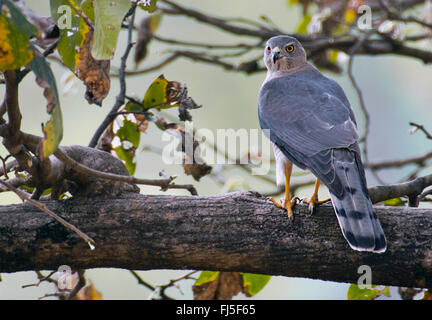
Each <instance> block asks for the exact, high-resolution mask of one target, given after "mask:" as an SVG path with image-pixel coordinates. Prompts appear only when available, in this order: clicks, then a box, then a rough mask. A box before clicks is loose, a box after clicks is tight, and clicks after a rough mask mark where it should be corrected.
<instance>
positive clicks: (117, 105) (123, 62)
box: [88, 4, 136, 148]
mask: <svg viewBox="0 0 432 320" xmlns="http://www.w3.org/2000/svg"><path fill="white" fill-rule="evenodd" d="M131 10H132V16H131V18H130V21H129V26H128V36H127V45H126V49H125V51H124V53H123V55H122V57H121V63H120V69H119V81H120V92H119V94H118V95H117V97H116V101H115V103H114V106H113V107H112V108H111V110H110V112H109V113H108V115H107V116H106V117H105V119H104V120H103V121H102V123H101V124H100V125H99V127H98V128H97V129H96V132H95V133H94V135H93V137H92V139H91V141H90V143H89V145H88V146H89V147H90V148H95V147H96V145H97V143H98V141H99V138H100V136H101V135H102V134H103V132H104V131H105V129H106V128H107V127H108V126H109V124H110V123H111V122H112V121H113V120H114V118H115V116H113V114H114V113H115V112H117V110H118V109H119V108H120V107H121V106H122V105H123V104H124V102H125V96H126V80H125V76H126V72H125V70H126V61H127V58H128V56H129V53H130V51H131V49H132V47H133V46H134V43H133V42H132V32H133V26H134V21H135V12H136V4H133V6H132V8H131Z"/></svg>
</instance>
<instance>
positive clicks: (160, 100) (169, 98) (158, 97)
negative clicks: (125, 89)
mask: <svg viewBox="0 0 432 320" xmlns="http://www.w3.org/2000/svg"><path fill="white" fill-rule="evenodd" d="M179 89H180V83H178V82H176V81H168V80H167V79H165V77H164V76H163V75H160V76H159V77H158V78H157V79H156V80H155V81H153V83H152V84H151V85H150V87H149V88H148V89H147V91H146V93H145V96H144V100H143V106H144V109H151V108H157V109H167V108H171V107H174V106H177V105H178V97H179Z"/></svg>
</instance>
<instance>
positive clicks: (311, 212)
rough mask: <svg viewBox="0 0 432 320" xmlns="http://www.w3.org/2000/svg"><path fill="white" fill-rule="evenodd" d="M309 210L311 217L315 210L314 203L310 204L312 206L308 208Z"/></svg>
mask: <svg viewBox="0 0 432 320" xmlns="http://www.w3.org/2000/svg"><path fill="white" fill-rule="evenodd" d="M309 211H310V216H311V217H312V216H313V215H314V214H315V211H316V206H315V205H313V206H312V208H311V209H309Z"/></svg>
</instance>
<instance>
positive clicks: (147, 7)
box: [139, 0, 157, 13]
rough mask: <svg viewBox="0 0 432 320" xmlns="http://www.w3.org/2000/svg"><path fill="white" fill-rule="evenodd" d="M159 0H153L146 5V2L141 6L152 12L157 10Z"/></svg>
mask: <svg viewBox="0 0 432 320" xmlns="http://www.w3.org/2000/svg"><path fill="white" fill-rule="evenodd" d="M156 4H157V0H151V1H150V5H149V6H145V5H144V4H140V5H139V7H140V8H141V9H143V10H145V11H147V12H149V13H152V12H153V11H155V10H156Z"/></svg>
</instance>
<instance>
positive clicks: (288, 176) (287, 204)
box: [269, 163, 297, 223]
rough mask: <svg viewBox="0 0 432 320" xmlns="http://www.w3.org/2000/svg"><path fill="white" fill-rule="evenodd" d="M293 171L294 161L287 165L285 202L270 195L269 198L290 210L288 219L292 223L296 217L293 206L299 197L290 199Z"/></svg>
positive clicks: (280, 206) (278, 205)
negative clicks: (278, 200) (280, 201)
mask: <svg viewBox="0 0 432 320" xmlns="http://www.w3.org/2000/svg"><path fill="white" fill-rule="evenodd" d="M291 173H292V163H291V164H289V165H287V166H286V167H285V199H284V200H283V204H281V203H279V202H277V201H276V200H275V199H274V198H272V197H270V198H269V200H270V201H272V202H273V203H274V205H275V206H277V207H279V208H282V209H285V210H286V211H287V212H288V219H289V222H290V223H291V222H292V220H293V219H294V215H293V211H292V208H293V207H294V206H295V205H296V204H297V198H296V197H294V198H292V199H291V200H290V197H289V196H290V194H289V193H290V180H291Z"/></svg>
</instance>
